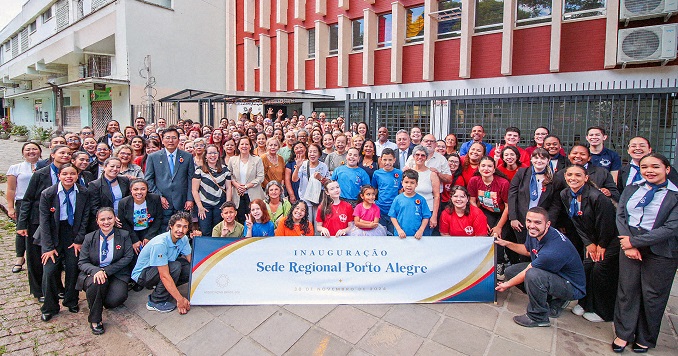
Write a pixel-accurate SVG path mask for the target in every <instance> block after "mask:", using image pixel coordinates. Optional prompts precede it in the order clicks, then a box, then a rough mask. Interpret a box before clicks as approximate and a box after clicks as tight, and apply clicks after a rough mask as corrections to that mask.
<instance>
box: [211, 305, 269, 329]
mask: <svg viewBox="0 0 678 356" xmlns="http://www.w3.org/2000/svg"><path fill="white" fill-rule="evenodd" d="M276 311H278V307H277V306H275V305H238V306H234V307H232V308H231V309H229V310H227V311H225V312H224V313H223V314H221V315H220V316H219V320H221V321H223V322H224V323H225V324H226V325H230V326H231V327H233V328H234V329H235V330H237V331H239V332H240V333H241V334H243V335H247V334H249V333H251V332H252V330H254V329H255V328H256V327H257V326H259V325H260V324H261V323H263V322H264V320H266V319H268V317H270V316H271V315H273V313H275V312H276Z"/></svg>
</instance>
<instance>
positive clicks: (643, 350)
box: [631, 342, 649, 354]
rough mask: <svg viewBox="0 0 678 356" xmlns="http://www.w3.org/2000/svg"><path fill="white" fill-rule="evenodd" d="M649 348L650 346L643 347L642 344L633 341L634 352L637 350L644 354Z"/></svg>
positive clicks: (638, 352) (632, 348)
mask: <svg viewBox="0 0 678 356" xmlns="http://www.w3.org/2000/svg"><path fill="white" fill-rule="evenodd" d="M648 349H649V347H642V346H640V345H638V344H636V343H635V342H634V343H633V347H631V350H633V352H635V353H637V354H644V353H646V352H647V350H648Z"/></svg>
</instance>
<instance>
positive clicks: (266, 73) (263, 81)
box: [259, 33, 271, 92]
mask: <svg viewBox="0 0 678 356" xmlns="http://www.w3.org/2000/svg"><path fill="white" fill-rule="evenodd" d="M268 53H271V37H270V36H269V35H265V34H263V33H260V34H259V91H263V92H269V91H271V56H270V55H267V54H268Z"/></svg>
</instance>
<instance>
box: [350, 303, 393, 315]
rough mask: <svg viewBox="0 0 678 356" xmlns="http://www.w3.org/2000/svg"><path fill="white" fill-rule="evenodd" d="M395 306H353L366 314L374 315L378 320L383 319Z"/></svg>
mask: <svg viewBox="0 0 678 356" xmlns="http://www.w3.org/2000/svg"><path fill="white" fill-rule="evenodd" d="M393 305H394V304H358V305H353V307H354V308H358V309H360V310H362V311H364V312H365V313H369V314H372V315H374V316H376V317H377V318H381V317H382V316H384V315H386V313H387V312H388V311H389V309H391V307H393Z"/></svg>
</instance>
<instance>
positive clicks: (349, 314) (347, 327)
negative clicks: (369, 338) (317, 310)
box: [317, 305, 379, 344]
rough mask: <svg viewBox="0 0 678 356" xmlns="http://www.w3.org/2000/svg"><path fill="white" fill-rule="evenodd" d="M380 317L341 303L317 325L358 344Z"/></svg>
mask: <svg viewBox="0 0 678 356" xmlns="http://www.w3.org/2000/svg"><path fill="white" fill-rule="evenodd" d="M378 320H379V319H377V318H375V317H373V316H372V315H369V314H367V313H366V312H364V311H362V310H359V309H357V308H354V307H352V306H349V305H339V306H338V307H336V308H335V309H334V310H332V312H330V313H329V314H328V315H327V316H326V317H324V318H323V319H322V320H321V321H320V322H319V323H318V324H317V325H318V326H320V327H321V328H323V329H325V330H327V331H329V332H331V333H333V334H335V335H337V336H339V337H341V338H343V339H345V340H346V341H348V342H350V343H352V344H356V343H358V341H360V339H361V338H362V337H363V336H364V335H365V334H367V331H368V330H369V329H370V328H371V327H372V326H373V325H374V324H376V323H377V321H378Z"/></svg>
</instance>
